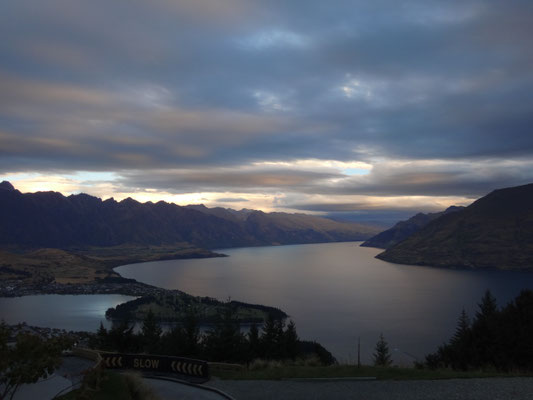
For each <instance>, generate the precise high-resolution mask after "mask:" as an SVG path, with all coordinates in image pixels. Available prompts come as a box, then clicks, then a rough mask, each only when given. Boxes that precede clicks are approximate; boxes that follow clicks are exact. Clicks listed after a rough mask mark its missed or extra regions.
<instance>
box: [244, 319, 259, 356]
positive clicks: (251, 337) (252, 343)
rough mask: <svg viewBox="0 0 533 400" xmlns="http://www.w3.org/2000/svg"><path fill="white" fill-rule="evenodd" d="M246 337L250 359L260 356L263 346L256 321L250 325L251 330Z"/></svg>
mask: <svg viewBox="0 0 533 400" xmlns="http://www.w3.org/2000/svg"><path fill="white" fill-rule="evenodd" d="M246 337H247V339H248V348H249V356H248V357H249V359H250V360H253V359H254V358H257V357H260V356H261V348H260V343H259V329H257V324H256V323H255V322H254V323H253V324H252V326H250V331H249V332H248V334H247V335H246Z"/></svg>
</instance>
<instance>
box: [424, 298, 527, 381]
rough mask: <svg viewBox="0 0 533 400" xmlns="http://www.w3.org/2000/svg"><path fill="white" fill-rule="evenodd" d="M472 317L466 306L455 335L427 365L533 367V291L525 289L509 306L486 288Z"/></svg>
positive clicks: (496, 368) (464, 367) (505, 368)
mask: <svg viewBox="0 0 533 400" xmlns="http://www.w3.org/2000/svg"><path fill="white" fill-rule="evenodd" d="M478 306H479V309H478V311H477V312H476V314H475V316H474V318H473V319H472V320H470V318H469V316H468V315H467V313H466V311H465V310H464V309H463V311H462V312H461V315H460V316H459V319H458V323H457V327H456V330H455V334H454V335H453V337H452V338H451V339H450V340H449V341H448V342H447V343H445V344H443V345H442V346H440V347H439V348H438V350H437V351H436V352H435V353H432V354H429V355H427V356H426V359H425V363H424V366H426V367H429V368H453V369H457V370H472V369H495V370H499V371H504V372H505V371H512V370H520V371H531V370H533V344H532V338H533V291H531V290H523V291H522V292H521V293H520V294H519V295H518V296H517V297H516V298H515V299H514V300H512V301H511V302H509V303H508V304H507V305H506V306H505V307H502V308H498V305H497V302H496V299H495V298H494V296H493V295H492V293H491V292H490V291H488V290H487V291H486V292H485V294H484V296H483V298H482V299H481V303H479V305H478Z"/></svg>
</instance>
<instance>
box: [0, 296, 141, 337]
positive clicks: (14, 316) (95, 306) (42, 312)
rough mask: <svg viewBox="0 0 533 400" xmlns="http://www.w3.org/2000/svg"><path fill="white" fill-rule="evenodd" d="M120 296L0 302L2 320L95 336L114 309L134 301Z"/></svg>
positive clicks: (36, 297)
mask: <svg viewBox="0 0 533 400" xmlns="http://www.w3.org/2000/svg"><path fill="white" fill-rule="evenodd" d="M133 299H135V297H131V296H123V295H119V294H92V295H59V294H45V295H34V296H23V297H5V298H0V319H3V320H4V321H5V322H6V323H8V324H12V325H13V324H18V323H20V322H26V323H27V324H28V325H32V326H40V327H48V328H58V329H66V330H68V331H91V332H94V331H96V330H97V329H98V327H99V326H100V322H102V323H103V324H104V326H106V327H110V326H111V322H110V321H107V320H106V319H105V312H106V311H107V309H108V308H110V307H116V306H117V305H118V304H121V303H125V302H127V301H129V300H133Z"/></svg>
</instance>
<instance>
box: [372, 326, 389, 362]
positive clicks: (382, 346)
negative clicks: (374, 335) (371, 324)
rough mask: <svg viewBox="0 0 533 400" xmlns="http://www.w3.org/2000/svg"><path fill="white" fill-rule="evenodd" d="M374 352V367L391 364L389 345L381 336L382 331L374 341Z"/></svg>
mask: <svg viewBox="0 0 533 400" xmlns="http://www.w3.org/2000/svg"><path fill="white" fill-rule="evenodd" d="M375 350H376V352H375V353H374V365H375V366H376V367H388V366H389V365H391V364H392V358H391V355H390V351H389V345H388V344H387V342H386V341H385V338H384V337H383V333H382V334H380V335H379V340H378V342H377V343H376V349H375Z"/></svg>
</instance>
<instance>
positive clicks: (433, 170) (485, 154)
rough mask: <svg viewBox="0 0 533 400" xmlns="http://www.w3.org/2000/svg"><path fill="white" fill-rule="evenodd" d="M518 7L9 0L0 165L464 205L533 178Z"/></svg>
mask: <svg viewBox="0 0 533 400" xmlns="http://www.w3.org/2000/svg"><path fill="white" fill-rule="evenodd" d="M532 20H533V2H531V1H529V0H524V1H515V0H506V1H490V0H483V1H482V0H461V1H456V0H446V1H444V0H442V1H434V0H420V1H414V0H413V1H400V0H373V1H366V0H351V1H342V0H339V1H329V2H325V1H315V0H305V1H303V0H291V1H281V0H265V1H259V0H176V1H172V0H151V1H141V0H113V1H103V0H91V1H76V0H46V1H35V0H33V1H28V0H4V1H2V3H1V4H0V33H1V36H2V38H3V40H2V41H0V180H8V181H10V182H12V183H13V185H14V186H15V187H16V188H18V189H19V190H21V191H22V192H34V191H39V190H54V191H60V192H62V193H64V194H72V193H79V192H85V193H89V194H92V195H95V196H99V197H102V198H109V197H114V198H115V199H117V200H119V199H123V198H126V197H132V198H135V199H137V200H139V201H143V202H144V201H158V200H165V201H171V202H175V203H177V204H181V205H185V204H193V203H203V204H205V205H207V206H210V207H212V206H222V207H229V208H235V209H240V208H255V209H262V210H264V211H289V212H306V213H314V214H330V215H344V216H352V217H354V216H355V218H357V217H361V218H363V217H364V216H368V215H391V213H392V214H394V213H407V214H409V213H414V212H418V211H423V212H427V211H438V210H442V209H444V208H446V207H448V206H450V205H467V204H469V203H471V202H472V201H473V200H474V199H476V198H479V197H481V196H483V195H485V194H487V193H489V192H490V191H492V190H494V189H497V188H502V187H508V186H515V185H520V184H526V183H531V182H533V132H532V126H533V46H532V39H531V38H533V24H532V23H531V21H532ZM395 215H396V214H395Z"/></svg>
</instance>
